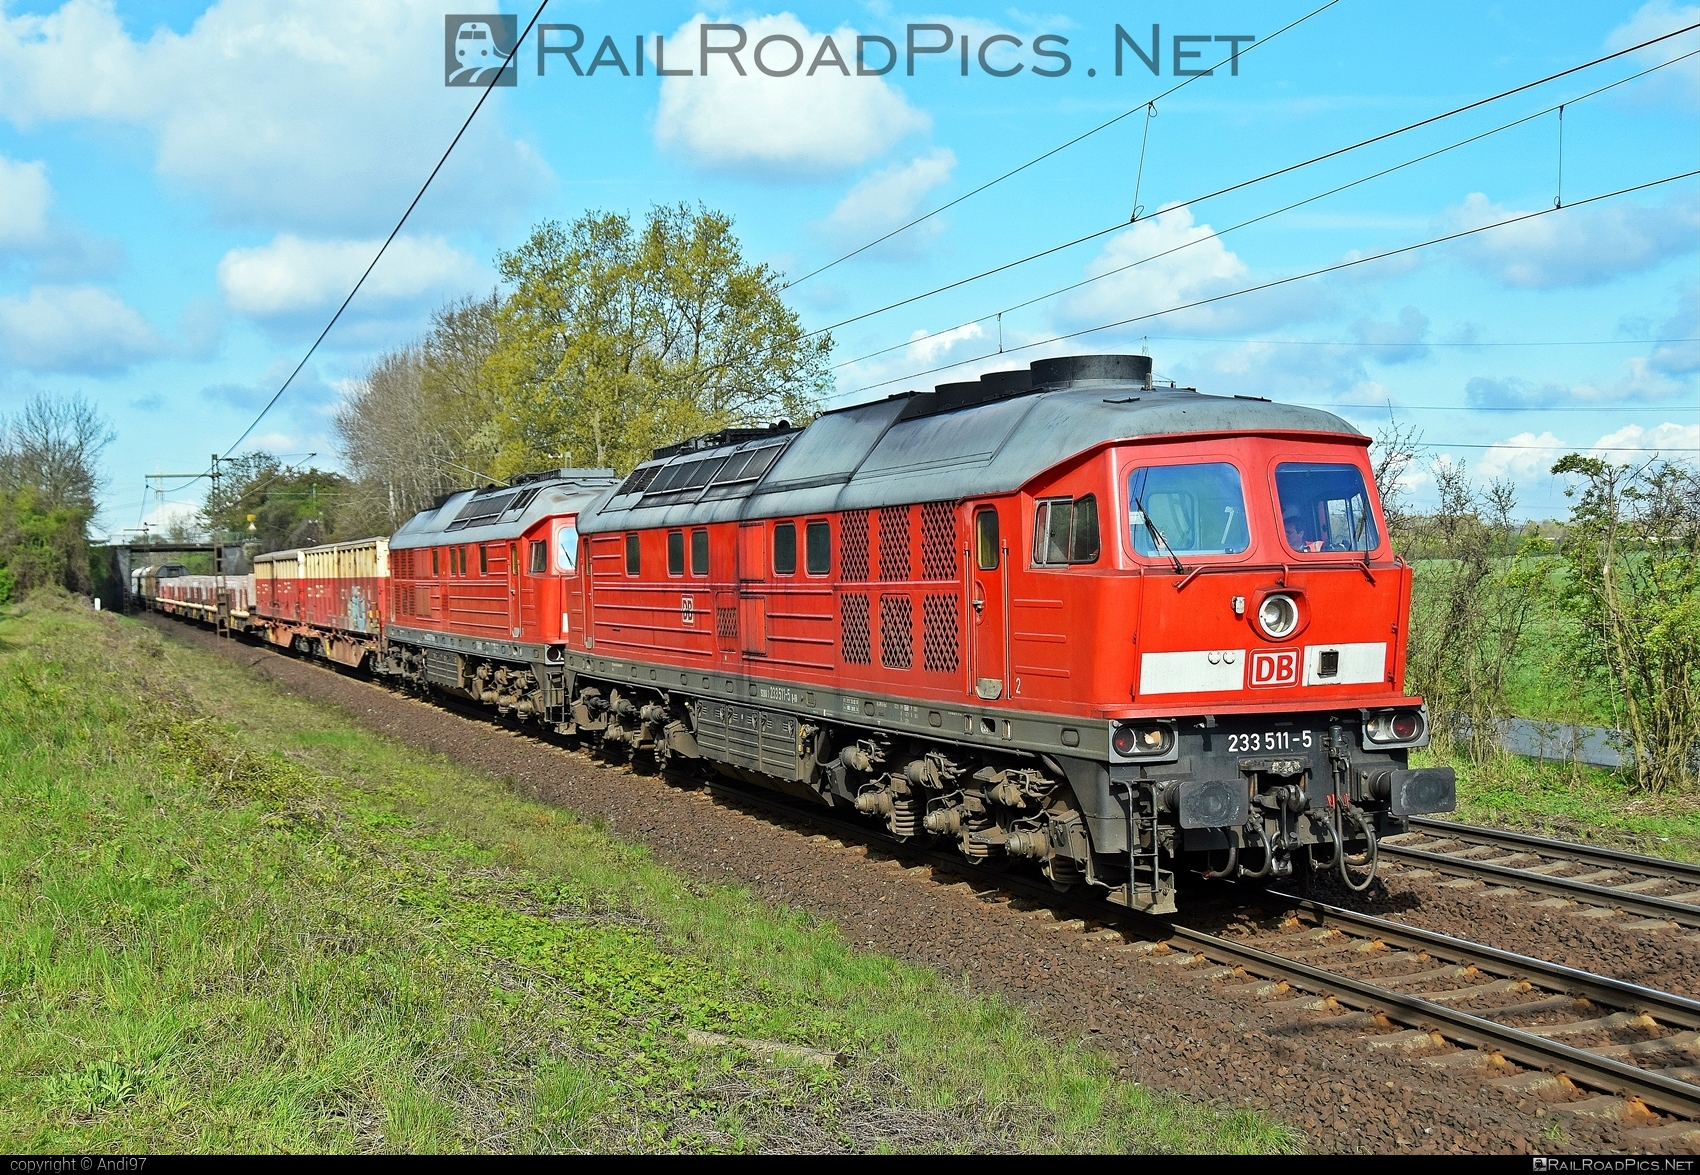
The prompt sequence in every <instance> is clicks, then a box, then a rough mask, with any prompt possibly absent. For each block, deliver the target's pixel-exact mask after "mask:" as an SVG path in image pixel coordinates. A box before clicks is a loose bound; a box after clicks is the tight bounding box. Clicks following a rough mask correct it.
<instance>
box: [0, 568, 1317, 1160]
mask: <svg viewBox="0 0 1700 1175" xmlns="http://www.w3.org/2000/svg"><path fill="white" fill-rule="evenodd" d="M0 713H3V714H4V715H5V720H4V723H3V724H0V1147H4V1148H5V1149H9V1150H12V1151H14V1152H18V1151H35V1152H40V1151H56V1150H64V1151H81V1152H87V1151H93V1150H117V1151H179V1150H184V1151H187V1150H201V1151H206V1150H213V1151H250V1150H253V1151H456V1150H486V1151H535V1150H543V1151H583V1150H642V1151H652V1150H659V1151H757V1150H766V1149H785V1150H793V1151H795V1150H863V1151H869V1150H872V1151H879V1150H929V1151H965V1150H997V1151H1033V1150H1047V1151H1054V1150H1081V1149H1086V1150H1108V1151H1164V1152H1181V1151H1241V1152H1246V1151H1249V1152H1269V1151H1286V1150H1291V1149H1293V1148H1294V1147H1295V1146H1296V1144H1297V1136H1296V1135H1295V1134H1294V1133H1293V1132H1292V1131H1290V1130H1289V1129H1287V1128H1285V1127H1283V1126H1281V1125H1279V1124H1276V1123H1272V1122H1270V1121H1269V1120H1267V1119H1266V1118H1264V1117H1262V1116H1260V1115H1258V1114H1256V1113H1253V1112H1250V1111H1247V1110H1244V1109H1236V1108H1233V1107H1211V1106H1197V1105H1192V1104H1189V1103H1186V1102H1183V1101H1181V1100H1179V1099H1177V1098H1174V1097H1170V1096H1166V1095H1162V1094H1157V1093H1153V1092H1151V1091H1149V1090H1146V1089H1144V1088H1142V1087H1139V1086H1137V1085H1133V1084H1131V1083H1128V1082H1126V1081H1122V1080H1118V1079H1117V1077H1116V1076H1115V1070H1114V1066H1113V1064H1112V1062H1111V1060H1110V1059H1109V1058H1108V1057H1107V1056H1104V1055H1101V1054H1098V1053H1094V1052H1091V1051H1088V1050H1085V1049H1082V1048H1080V1047H1078V1046H1076V1045H1073V1044H1065V1045H1061V1046H1060V1047H1059V1044H1058V1042H1057V1041H1055V1040H1051V1039H1047V1038H1046V1037H1045V1036H1044V1035H1043V1034H1042V1033H1041V1032H1040V1031H1039V1030H1038V1029H1037V1027H1036V1026H1035V1025H1034V1024H1033V1023H1032V1022H1031V1021H1030V1020H1029V1019H1028V1017H1027V1016H1026V1015H1025V1014H1023V1013H1021V1012H1020V1011H1018V1010H1015V1009H1013V1008H1011V1007H1010V1006H1008V1005H1007V1004H1005V1003H1002V1002H1000V1001H999V1000H996V999H992V998H987V997H984V996H977V995H973V994H970V993H967V992H965V991H963V990H962V989H961V988H960V986H957V985H955V984H953V983H951V982H950V981H947V980H946V979H944V978H942V977H940V976H939V975H937V974H934V973H932V972H929V971H926V970H923V969H919V968H916V967H913V966H909V965H906V964H904V963H902V962H899V961H897V960H895V959H892V958H889V957H886V956H883V955H880V954H876V953H868V952H863V951H857V950H853V949H852V948H850V947H849V946H847V945H846V943H845V942H844V940H843V938H842V937H841V936H840V935H839V933H838V932H837V930H836V929H835V928H834V927H833V926H831V925H825V924H821V923H819V922H815V921H812V920H810V919H809V918H808V917H805V916H803V915H801V914H799V913H796V912H794V911H788V910H785V909H780V908H775V907H773V906H769V905H765V904H763V903H762V902H760V901H758V900H756V899H754V898H753V897H751V896H750V895H749V894H748V893H747V892H745V891H742V890H739V889H728V888H717V887H710V886H706V885H703V884H700V883H697V882H694V881H691V880H688V879H686V878H684V877H682V876H680V875H679V874H677V873H674V872H672V871H670V870H668V869H665V868H662V867H660V866H658V865H657V864H655V863H654V862H653V861H652V860H651V859H650V857H649V855H648V854H647V852H646V851H645V850H644V849H643V848H642V847H640V846H636V845H633V844H629V843H626V842H622V841H620V840H618V839H616V838H614V837H612V836H610V835H608V834H606V833H605V832H604V831H603V830H602V829H600V828H598V827H596V826H595V825H594V824H592V823H587V822H584V821H581V820H579V819H577V818H575V817H574V816H573V815H572V813H570V812H567V811H563V810H561V809H557V808H549V807H545V806H542V805H539V804H536V803H531V802H528V801H525V800H523V799H520V798H518V797H517V796H516V795H514V794H513V793H512V791H511V790H510V789H508V788H507V787H505V786H504V785H503V784H502V783H500V782H498V781H496V780H492V779H489V778H485V777H481V776H479V775H477V774H474V773H469V772H467V771H465V770H463V769H460V768H456V767H454V766H452V765H450V764H449V763H447V762H446V761H444V760H442V759H439V758H434V757H432V756H429V755H425V754H423V753H420V752H416V751H413V750H411V749H409V748H407V747H405V746H401V745H398V744H395V743H391V742H387V741H385V740H384V739H381V738H378V737H376V736H374V735H372V734H370V733H369V732H365V731H359V730H356V729H353V728H351V727H350V726H349V725H348V723H347V720H346V718H344V717H343V716H342V715H341V714H340V713H339V712H337V711H334V710H330V709H327V708H324V707H320V706H316V705H313V704H310V703H307V702H304V701H302V700H300V699H298V698H294V697H291V696H289V695H287V694H284V693H282V692H281V691H280V690H278V689H277V688H275V687H273V686H271V685H269V684H267V683H263V682H261V681H259V680H257V679H255V678H253V677H251V676H249V675H247V674H246V673H244V672H243V671H242V670H240V669H238V668H237V667H235V666H233V665H231V664H229V663H228V662H225V661H223V660H220V659H217V658H213V657H210V656H207V655H204V654H200V653H197V652H194V651H192V650H188V649H185V648H183V647H180V646H176V645H173V644H169V643H167V642H165V641H163V640H162V639H160V637H159V636H158V635H157V634H155V633H154V632H152V631H151V630H149V629H146V628H145V627H143V626H141V625H138V624H136V623H134V622H131V621H127V620H123V619H121V618H118V617H114V616H112V615H110V614H103V615H94V614H91V613H89V612H87V611H85V610H83V609H82V608H80V607H79V606H77V605H73V604H71V603H70V602H68V601H65V600H62V599H61V600H54V599H53V598H51V597H47V598H43V597H41V596H38V597H37V598H36V600H35V601H34V602H33V603H32V604H30V605H27V606H26V607H24V608H23V609H14V610H12V611H11V612H9V613H6V614H4V615H3V616H0ZM692 1029H700V1030H706V1031H709V1032H714V1033H719V1034H722V1035H724V1036H727V1037H736V1038H744V1039H748V1040H754V1041H762V1042H788V1043H791V1044H794V1045H803V1046H809V1047H812V1048H817V1049H822V1050H829V1051H842V1052H844V1053H846V1054H847V1055H848V1057H849V1062H848V1064H846V1065H844V1066H843V1067H839V1068H822V1067H820V1066H818V1065H815V1064H811V1063H808V1062H807V1061H806V1060H803V1059H801V1058H796V1057H781V1058H780V1059H779V1060H778V1061H775V1062H765V1061H763V1060H761V1059H760V1058H759V1057H758V1056H757V1055H755V1054H754V1053H752V1052H750V1051H746V1050H745V1049H743V1048H741V1047H738V1046H736V1045H733V1046H729V1047H709V1048H698V1047H693V1046H692V1045H691V1043H690V1042H689V1041H688V1040H687V1035H686V1034H687V1032H689V1031H690V1030H692Z"/></svg>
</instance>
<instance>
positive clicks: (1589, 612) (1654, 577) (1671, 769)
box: [1552, 453, 1700, 792]
mask: <svg viewBox="0 0 1700 1175" xmlns="http://www.w3.org/2000/svg"><path fill="white" fill-rule="evenodd" d="M1552 471H1553V472H1554V473H1562V474H1571V475H1574V476H1575V477H1576V478H1577V479H1578V480H1577V482H1576V484H1574V485H1572V486H1571V487H1570V488H1569V489H1567V490H1565V493H1566V494H1567V495H1569V496H1570V497H1571V498H1572V499H1573V504H1572V506H1571V512H1570V528H1569V533H1568V534H1567V535H1566V536H1565V539H1564V542H1563V544H1562V546H1561V547H1560V549H1559V550H1560V555H1561V557H1562V559H1563V561H1564V564H1565V569H1566V573H1567V574H1566V575H1565V577H1564V580H1563V597H1562V603H1563V606H1564V608H1565V609H1566V610H1567V611H1568V612H1570V614H1571V615H1572V616H1574V617H1575V619H1576V620H1577V624H1576V626H1575V630H1574V636H1573V637H1572V640H1571V645H1570V648H1569V650H1568V653H1569V660H1570V662H1571V667H1572V669H1573V670H1574V672H1575V673H1576V674H1577V675H1578V676H1579V677H1584V678H1587V677H1593V678H1599V677H1603V678H1605V679H1606V681H1607V683H1608V684H1609V685H1610V687H1611V696H1612V699H1613V703H1614V704H1615V705H1616V706H1617V707H1618V709H1619V715H1620V716H1619V719H1618V725H1619V726H1620V727H1621V728H1622V729H1623V730H1624V732H1625V734H1626V736H1627V737H1628V740H1629V743H1630V749H1631V750H1633V752H1634V755H1635V779H1636V783H1637V784H1638V785H1639V786H1640V787H1642V788H1644V789H1646V790H1648V791H1653V792H1657V791H1663V790H1665V789H1667V788H1679V787H1684V786H1692V785H1693V784H1694V782H1695V776H1696V774H1697V771H1696V764H1695V760H1694V755H1695V745H1696V742H1697V741H1700V474H1696V473H1695V472H1694V471H1693V470H1690V469H1687V468H1684V467H1682V466H1679V465H1674V464H1670V463H1666V462H1657V463H1649V464H1646V465H1642V466H1640V467H1630V466H1621V465H1612V464H1610V463H1608V462H1605V461H1601V460H1599V459H1598V458H1594V457H1583V456H1580V455H1578V454H1575V453H1572V454H1570V455H1569V456H1567V457H1565V458H1564V459H1563V460H1561V461H1560V462H1558V464H1556V465H1554V466H1553V470H1552Z"/></svg>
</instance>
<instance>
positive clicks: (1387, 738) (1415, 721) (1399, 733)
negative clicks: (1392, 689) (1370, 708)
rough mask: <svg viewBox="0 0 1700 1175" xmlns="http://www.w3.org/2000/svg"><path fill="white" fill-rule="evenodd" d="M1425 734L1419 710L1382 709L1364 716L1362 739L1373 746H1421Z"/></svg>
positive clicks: (1425, 728) (1425, 725) (1424, 726)
mask: <svg viewBox="0 0 1700 1175" xmlns="http://www.w3.org/2000/svg"><path fill="white" fill-rule="evenodd" d="M1427 734H1428V723H1426V722H1425V721H1423V713H1422V711H1421V710H1382V711H1380V712H1379V713H1375V714H1369V715H1366V716H1365V718H1364V741H1365V742H1368V743H1370V744H1371V745H1373V746H1378V747H1408V746H1421V745H1422V743H1423V742H1424V741H1425V736H1426V735H1427Z"/></svg>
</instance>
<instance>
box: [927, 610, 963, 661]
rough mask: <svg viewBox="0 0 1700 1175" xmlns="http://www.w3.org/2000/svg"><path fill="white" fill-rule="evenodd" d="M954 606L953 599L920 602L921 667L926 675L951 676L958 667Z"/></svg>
mask: <svg viewBox="0 0 1700 1175" xmlns="http://www.w3.org/2000/svg"><path fill="white" fill-rule="evenodd" d="M957 603H958V601H957V598H956V597H955V596H925V597H923V598H922V600H921V666H922V668H924V669H926V670H927V671H928V672H929V673H954V672H956V667H957V666H958V665H959V664H961V652H960V649H961V644H962V642H961V637H960V635H959V633H958V630H957V627H956V605H957Z"/></svg>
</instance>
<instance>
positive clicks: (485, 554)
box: [478, 543, 490, 575]
mask: <svg viewBox="0 0 1700 1175" xmlns="http://www.w3.org/2000/svg"><path fill="white" fill-rule="evenodd" d="M478 574H479V575H489V574H490V547H489V545H488V544H486V543H479V544H478Z"/></svg>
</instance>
